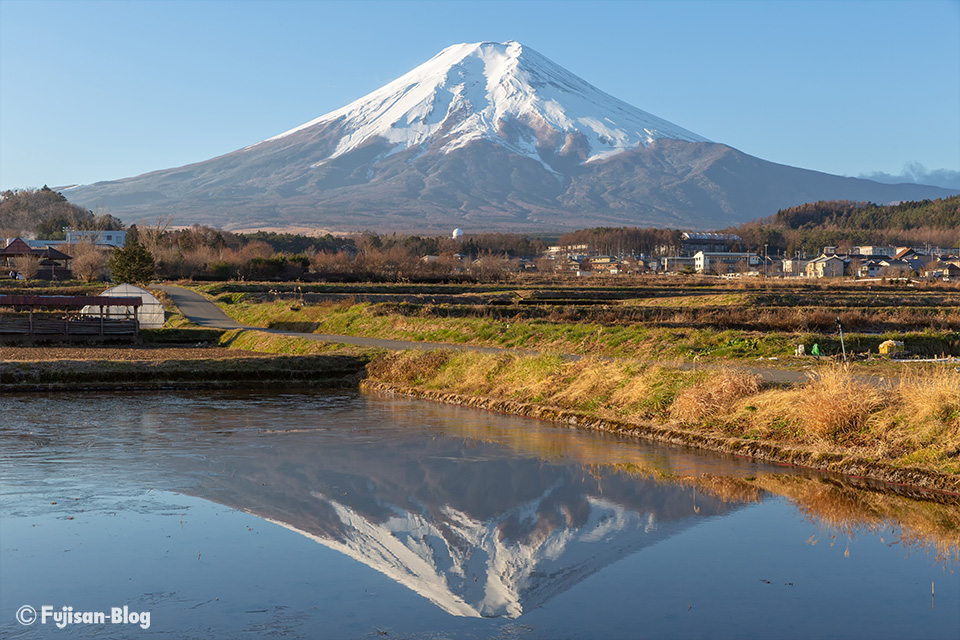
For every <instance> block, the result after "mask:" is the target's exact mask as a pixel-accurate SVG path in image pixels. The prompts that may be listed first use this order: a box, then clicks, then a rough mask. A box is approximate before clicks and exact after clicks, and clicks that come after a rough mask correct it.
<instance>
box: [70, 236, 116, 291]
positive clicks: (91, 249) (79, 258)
mask: <svg viewBox="0 0 960 640" xmlns="http://www.w3.org/2000/svg"><path fill="white" fill-rule="evenodd" d="M69 253H70V255H72V256H73V262H72V263H71V264H70V269H71V270H72V271H73V274H74V275H75V276H77V277H78V278H80V279H81V280H83V281H85V282H93V281H94V280H101V279H103V278H105V277H106V276H107V265H108V264H109V262H110V256H109V255H108V254H107V252H106V251H104V250H102V249H101V248H100V247H98V246H97V245H95V244H93V243H92V242H78V243H77V244H75V245H73V246H72V247H70V248H69Z"/></svg>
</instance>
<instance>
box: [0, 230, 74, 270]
mask: <svg viewBox="0 0 960 640" xmlns="http://www.w3.org/2000/svg"><path fill="white" fill-rule="evenodd" d="M23 256H32V257H34V258H36V259H37V262H38V266H39V267H40V269H39V271H38V272H37V277H39V278H49V279H51V280H55V279H57V278H69V277H70V268H69V266H68V264H67V263H68V262H69V261H70V260H73V258H71V257H70V256H68V255H67V254H65V253H63V252H62V251H59V250H57V249H54V248H53V247H49V246H48V247H43V248H42V249H39V248H34V247H31V246H30V245H29V244H27V243H26V242H24V241H23V240H22V239H21V238H14V239H13V240H11V241H10V243H9V244H8V245H7V246H5V247H4V248H3V249H0V269H2V271H0V273H3V274H9V273H11V272H14V273H18V272H19V269H18V268H17V265H16V263H17V258H20V257H23Z"/></svg>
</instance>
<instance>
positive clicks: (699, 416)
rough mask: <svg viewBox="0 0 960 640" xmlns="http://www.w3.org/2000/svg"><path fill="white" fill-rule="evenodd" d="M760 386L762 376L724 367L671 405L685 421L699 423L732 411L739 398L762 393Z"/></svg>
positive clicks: (683, 392)
mask: <svg viewBox="0 0 960 640" xmlns="http://www.w3.org/2000/svg"><path fill="white" fill-rule="evenodd" d="M760 386H761V383H760V376H757V375H753V374H750V373H746V372H744V371H738V370H736V369H722V370H721V371H719V372H717V373H716V374H713V375H709V376H708V377H707V379H706V380H704V381H703V382H701V383H699V384H696V385H694V386H692V387H689V388H687V389H685V390H683V391H681V392H680V393H679V394H678V395H677V397H676V399H675V400H674V402H673V405H672V406H671V407H670V415H671V417H672V418H673V419H674V420H677V421H678V422H680V423H682V424H687V425H698V424H700V423H702V422H705V421H710V420H713V419H715V418H717V417H719V416H721V415H723V414H726V413H729V412H730V411H731V409H733V407H734V405H735V404H736V403H737V402H738V401H740V400H742V399H743V398H746V397H748V396H752V395H755V394H757V393H759V391H760Z"/></svg>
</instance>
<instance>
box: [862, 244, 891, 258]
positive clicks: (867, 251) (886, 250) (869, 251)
mask: <svg viewBox="0 0 960 640" xmlns="http://www.w3.org/2000/svg"><path fill="white" fill-rule="evenodd" d="M853 255H858V256H886V257H888V258H892V257H893V256H895V255H897V248H896V247H879V246H876V245H865V246H862V247H854V248H853Z"/></svg>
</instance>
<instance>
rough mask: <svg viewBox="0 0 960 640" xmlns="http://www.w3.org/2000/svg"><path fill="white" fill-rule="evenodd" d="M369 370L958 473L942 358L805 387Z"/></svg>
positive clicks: (612, 375) (466, 359) (487, 358)
mask: <svg viewBox="0 0 960 640" xmlns="http://www.w3.org/2000/svg"><path fill="white" fill-rule="evenodd" d="M368 373H369V374H370V378H371V379H372V380H376V381H381V382H387V383H390V384H398V385H401V386H405V387H414V388H419V389H424V390H429V391H435V392H441V393H443V392H446V393H456V394H462V395H465V396H471V397H486V398H493V399H498V400H507V401H515V402H521V403H533V404H537V405H541V406H548V407H555V408H558V409H560V410H565V411H576V412H580V413H583V414H585V415H587V416H593V417H597V418H602V419H613V420H619V421H625V422H627V423H628V424H629V423H641V422H644V421H655V422H658V423H670V424H672V425H673V426H674V427H675V428H676V429H677V431H678V432H683V433H689V434H709V435H710V436H711V437H720V438H731V437H732V438H737V439H740V440H754V441H761V442H770V443H773V444H775V445H777V446H779V447H788V448H797V449H798V450H803V451H805V452H807V453H808V454H810V455H814V456H818V455H831V456H856V457H859V458H861V459H862V460H865V461H868V462H870V463H882V464H886V465H889V466H890V467H891V468H893V469H903V468H908V467H914V468H921V469H927V470H931V471H935V472H937V473H941V474H950V475H956V474H960V458H958V456H960V375H957V373H956V372H955V371H953V370H952V369H949V368H945V367H940V368H931V369H925V370H922V371H918V372H916V373H914V374H911V375H910V376H908V377H904V378H902V379H901V380H899V381H896V382H889V381H888V382H886V383H884V384H883V385H879V386H877V385H875V384H872V383H869V382H867V381H864V380H862V379H860V378H858V377H856V376H855V375H853V374H852V373H850V371H849V370H846V369H844V368H841V367H831V368H825V369H822V370H820V371H818V372H816V374H815V375H814V376H813V377H812V378H811V379H810V380H809V381H808V382H806V383H804V384H800V385H794V386H791V387H782V386H775V385H763V384H761V382H760V380H759V379H758V378H757V377H756V376H754V375H751V374H749V373H744V372H742V371H735V370H726V369H701V370H694V371H691V370H679V369H676V368H670V367H666V366H660V365H656V364H643V363H637V362H635V361H616V360H605V359H600V358H591V357H588V358H582V359H580V360H578V361H570V360H567V359H564V358H562V357H560V356H559V355H551V354H541V355H537V356H525V355H516V354H506V353H504V354H480V353H473V352H449V351H431V352H419V351H411V352H404V353H394V354H387V355H383V356H381V357H378V358H375V359H374V360H373V362H371V364H370V365H369V366H368ZM627 428H629V427H627ZM955 484H956V483H954V485H955Z"/></svg>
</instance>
